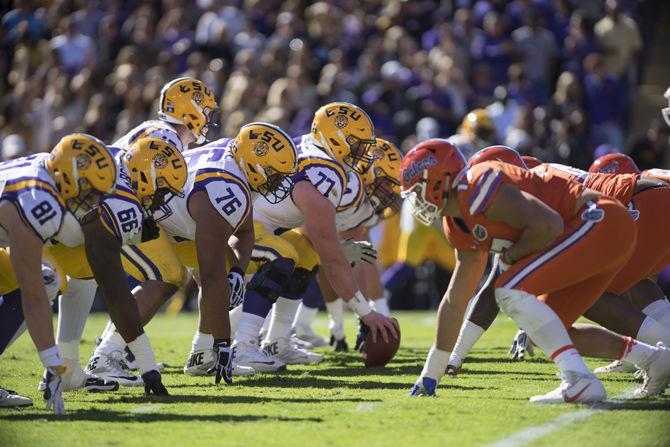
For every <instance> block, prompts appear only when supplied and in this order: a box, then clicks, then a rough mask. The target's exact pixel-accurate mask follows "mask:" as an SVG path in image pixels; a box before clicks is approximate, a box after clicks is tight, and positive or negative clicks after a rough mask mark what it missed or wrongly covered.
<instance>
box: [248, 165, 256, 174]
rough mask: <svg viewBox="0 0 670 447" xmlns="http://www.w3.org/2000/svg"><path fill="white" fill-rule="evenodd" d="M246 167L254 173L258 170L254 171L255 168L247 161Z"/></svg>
mask: <svg viewBox="0 0 670 447" xmlns="http://www.w3.org/2000/svg"><path fill="white" fill-rule="evenodd" d="M247 167H248V168H249V170H250V171H251V172H253V173H254V174H258V172H257V171H256V168H254V167H253V165H252V164H251V163H247Z"/></svg>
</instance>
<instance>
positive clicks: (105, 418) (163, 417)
mask: <svg viewBox="0 0 670 447" xmlns="http://www.w3.org/2000/svg"><path fill="white" fill-rule="evenodd" d="M147 402H148V401H147ZM151 403H162V400H160V401H159V400H158V399H156V400H152V401H151ZM45 419H46V420H50V421H96V422H114V423H118V422H139V423H147V422H238V423H239V422H293V423H295V422H323V419H321V418H310V417H306V418H303V417H288V416H279V417H274V416H265V415H259V414H216V415H197V414H172V413H151V412H146V413H141V412H127V411H110V410H101V409H91V410H74V411H70V412H68V414H67V415H66V416H64V417H59V416H54V415H51V414H45V413H30V414H10V415H6V416H3V417H0V420H7V421H42V420H45Z"/></svg>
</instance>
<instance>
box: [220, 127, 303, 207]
mask: <svg viewBox="0 0 670 447" xmlns="http://www.w3.org/2000/svg"><path fill="white" fill-rule="evenodd" d="M232 152H233V157H235V161H237V164H238V165H239V166H240V168H241V169H242V172H244V174H245V176H246V177H247V181H248V182H249V186H250V187H251V189H253V190H254V191H256V192H258V193H259V194H261V195H262V196H263V197H265V198H266V199H267V201H268V202H270V203H278V202H281V201H282V200H284V199H285V198H286V197H287V196H288V195H289V194H290V193H291V189H292V188H293V180H292V179H291V175H293V174H295V173H296V171H297V168H298V154H297V150H296V147H295V143H293V140H291V137H289V136H288V134H286V132H284V131H283V130H281V129H280V128H279V127H277V126H274V125H272V124H268V123H260V122H256V123H250V124H247V125H245V126H243V127H242V128H241V129H240V133H239V134H238V135H237V137H236V138H235V141H234V142H233V145H232Z"/></svg>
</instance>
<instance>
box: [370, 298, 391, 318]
mask: <svg viewBox="0 0 670 447" xmlns="http://www.w3.org/2000/svg"><path fill="white" fill-rule="evenodd" d="M372 308H373V309H374V310H375V311H376V312H379V313H380V314H382V315H384V316H385V317H390V316H391V309H389V303H388V301H387V300H386V297H385V296H383V297H381V298H375V299H373V300H372Z"/></svg>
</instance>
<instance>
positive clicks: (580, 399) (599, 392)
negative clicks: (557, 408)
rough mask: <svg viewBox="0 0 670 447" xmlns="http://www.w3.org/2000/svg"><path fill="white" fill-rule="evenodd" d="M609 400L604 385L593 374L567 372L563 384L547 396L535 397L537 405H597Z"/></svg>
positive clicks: (534, 400)
mask: <svg viewBox="0 0 670 447" xmlns="http://www.w3.org/2000/svg"><path fill="white" fill-rule="evenodd" d="M605 399H607V393H606V392H605V388H604V387H603V384H602V383H601V382H600V380H598V378H597V377H596V376H594V375H593V374H581V373H577V372H574V371H566V372H565V373H563V374H562V375H561V384H560V385H559V386H558V388H556V389H555V390H552V391H550V392H548V393H547V394H543V395H539V396H533V397H531V398H530V402H531V403H535V404H562V403H568V404H578V403H595V402H602V401H604V400H605Z"/></svg>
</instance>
